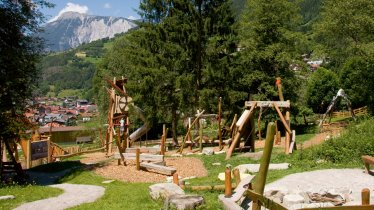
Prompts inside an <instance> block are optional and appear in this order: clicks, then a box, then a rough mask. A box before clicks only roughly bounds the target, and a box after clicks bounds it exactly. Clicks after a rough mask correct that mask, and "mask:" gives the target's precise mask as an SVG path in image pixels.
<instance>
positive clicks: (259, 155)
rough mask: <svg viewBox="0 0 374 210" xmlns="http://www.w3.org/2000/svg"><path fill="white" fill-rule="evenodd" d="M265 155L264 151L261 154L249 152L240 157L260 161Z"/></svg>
mask: <svg viewBox="0 0 374 210" xmlns="http://www.w3.org/2000/svg"><path fill="white" fill-rule="evenodd" d="M263 153H264V152H263V151H259V152H255V153H254V152H247V153H244V154H241V155H240V157H248V158H251V159H253V160H260V158H261V157H262V154H263Z"/></svg>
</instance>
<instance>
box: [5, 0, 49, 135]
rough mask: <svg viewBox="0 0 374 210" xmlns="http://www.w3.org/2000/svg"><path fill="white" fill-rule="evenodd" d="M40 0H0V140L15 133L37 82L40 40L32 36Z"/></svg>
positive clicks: (22, 125) (39, 17)
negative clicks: (27, 100)
mask: <svg viewBox="0 0 374 210" xmlns="http://www.w3.org/2000/svg"><path fill="white" fill-rule="evenodd" d="M40 6H42V7H43V6H51V5H50V4H49V3H47V2H46V1H43V0H37V1H29V0H18V1H13V0H3V1H1V2H0V19H1V20H2V21H0V90H1V91H0V127H1V130H0V136H1V139H2V140H8V138H11V137H14V136H16V135H18V132H19V129H21V128H24V122H25V121H23V120H22V116H23V111H24V109H25V107H26V99H30V98H31V95H32V91H33V89H34V87H35V86H36V85H37V78H38V71H37V68H36V66H35V65H36V62H37V61H38V58H39V54H40V52H41V50H42V48H41V40H39V39H38V38H37V37H35V36H33V34H34V33H35V32H37V31H38V30H39V28H38V26H39V24H40V23H41V22H42V21H43V16H42V14H41V13H40V12H39V11H38V8H39V7H40Z"/></svg>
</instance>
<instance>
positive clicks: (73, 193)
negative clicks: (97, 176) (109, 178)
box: [15, 184, 105, 210]
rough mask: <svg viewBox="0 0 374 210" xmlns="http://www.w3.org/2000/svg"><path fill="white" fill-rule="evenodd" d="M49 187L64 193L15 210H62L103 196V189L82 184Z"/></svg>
mask: <svg viewBox="0 0 374 210" xmlns="http://www.w3.org/2000/svg"><path fill="white" fill-rule="evenodd" d="M49 186H50V187H55V188H60V189H62V190H64V191H65V192H64V193H63V194H61V195H59V196H57V197H53V198H47V199H44V200H38V201H33V202H30V203H25V204H22V205H20V206H18V207H17V208H15V210H35V209H38V210H50V209H53V210H62V209H66V208H70V207H73V206H77V205H80V204H82V203H90V202H94V201H95V200H96V199H98V198H100V197H101V196H103V195H104V192H105V188H104V187H100V186H93V185H82V184H56V185H49Z"/></svg>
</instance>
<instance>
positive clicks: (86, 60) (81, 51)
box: [36, 35, 120, 99]
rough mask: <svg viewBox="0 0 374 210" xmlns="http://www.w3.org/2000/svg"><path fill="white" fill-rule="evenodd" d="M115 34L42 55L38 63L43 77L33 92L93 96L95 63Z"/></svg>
mask: <svg viewBox="0 0 374 210" xmlns="http://www.w3.org/2000/svg"><path fill="white" fill-rule="evenodd" d="M119 36H120V35H119ZM116 37H118V36H116ZM116 37H115V38H113V39H108V38H106V39H101V40H97V41H94V42H91V43H88V44H83V45H81V46H79V47H78V48H75V49H71V50H68V51H64V52H60V53H51V54H47V55H45V56H44V57H43V58H42V60H41V62H40V64H39V66H40V68H41V75H42V76H41V78H40V79H41V81H40V83H39V89H38V91H37V93H36V94H38V95H43V96H55V97H65V96H67V95H75V96H78V97H82V98H87V99H92V91H91V88H92V77H93V75H94V73H95V71H96V65H97V63H99V62H100V61H101V59H102V58H103V56H104V54H105V53H106V52H107V50H108V49H109V48H110V47H111V46H112V45H113V42H114V40H115V39H116Z"/></svg>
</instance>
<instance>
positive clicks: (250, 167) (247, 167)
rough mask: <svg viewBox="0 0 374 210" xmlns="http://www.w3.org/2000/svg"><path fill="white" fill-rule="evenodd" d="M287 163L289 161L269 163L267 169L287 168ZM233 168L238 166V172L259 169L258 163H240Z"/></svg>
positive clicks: (250, 171) (252, 171)
mask: <svg viewBox="0 0 374 210" xmlns="http://www.w3.org/2000/svg"><path fill="white" fill-rule="evenodd" d="M289 165H290V164H289V163H275V164H274V163H271V164H270V165H269V170H281V169H288V167H289ZM235 168H238V169H239V171H240V173H248V172H249V173H256V172H258V170H259V169H260V164H242V165H238V166H236V167H235Z"/></svg>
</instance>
